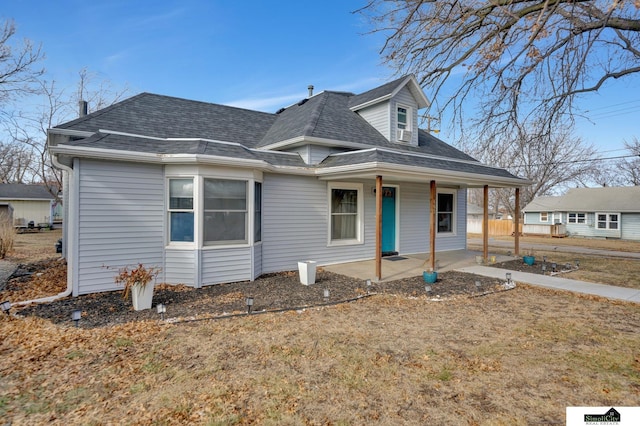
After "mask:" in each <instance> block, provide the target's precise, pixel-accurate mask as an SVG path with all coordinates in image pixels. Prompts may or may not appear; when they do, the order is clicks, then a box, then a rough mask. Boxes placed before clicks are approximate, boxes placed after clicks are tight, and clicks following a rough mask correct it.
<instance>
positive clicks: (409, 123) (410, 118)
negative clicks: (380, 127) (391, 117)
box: [395, 103, 413, 131]
mask: <svg viewBox="0 0 640 426" xmlns="http://www.w3.org/2000/svg"><path fill="white" fill-rule="evenodd" d="M398 108H403V109H405V110H407V124H406V126H407V127H405V128H404V129H401V128H400V122H399V121H398ZM395 114H396V116H395V119H396V130H408V131H412V130H413V123H412V121H413V108H412V107H410V106H409V105H404V104H401V103H397V104H396V109H395Z"/></svg>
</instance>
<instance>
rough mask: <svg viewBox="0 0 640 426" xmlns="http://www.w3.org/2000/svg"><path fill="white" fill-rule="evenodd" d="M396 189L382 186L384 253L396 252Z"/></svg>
mask: <svg viewBox="0 0 640 426" xmlns="http://www.w3.org/2000/svg"><path fill="white" fill-rule="evenodd" d="M396 253H397V252H396V189H395V188H392V187H389V186H384V187H382V254H383V255H385V254H396Z"/></svg>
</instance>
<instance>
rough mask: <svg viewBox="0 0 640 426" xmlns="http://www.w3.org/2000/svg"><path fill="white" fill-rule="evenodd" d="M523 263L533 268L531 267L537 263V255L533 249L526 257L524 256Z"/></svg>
mask: <svg viewBox="0 0 640 426" xmlns="http://www.w3.org/2000/svg"><path fill="white" fill-rule="evenodd" d="M522 261H523V262H524V263H526V264H527V265H529V266H531V265H533V264H534V263H535V261H536V257H535V254H534V252H533V249H529V250H527V252H526V253H525V255H524V256H522Z"/></svg>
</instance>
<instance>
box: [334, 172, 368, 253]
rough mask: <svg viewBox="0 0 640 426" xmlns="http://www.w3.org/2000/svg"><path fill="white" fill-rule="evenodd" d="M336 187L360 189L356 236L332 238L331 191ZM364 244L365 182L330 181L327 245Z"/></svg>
mask: <svg viewBox="0 0 640 426" xmlns="http://www.w3.org/2000/svg"><path fill="white" fill-rule="evenodd" d="M334 189H355V190H357V191H358V206H357V208H358V213H357V215H356V217H357V219H356V238H355V239H349V240H332V239H331V219H332V215H331V193H332V191H333V190H334ZM358 244H364V184H362V183H353V182H328V184H327V247H336V246H351V245H358Z"/></svg>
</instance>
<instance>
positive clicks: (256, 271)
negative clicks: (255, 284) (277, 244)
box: [251, 243, 262, 280]
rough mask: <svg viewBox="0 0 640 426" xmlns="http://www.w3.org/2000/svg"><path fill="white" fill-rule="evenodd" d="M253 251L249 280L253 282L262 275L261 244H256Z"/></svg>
mask: <svg viewBox="0 0 640 426" xmlns="http://www.w3.org/2000/svg"><path fill="white" fill-rule="evenodd" d="M252 249H253V273H252V274H251V279H252V280H255V279H256V278H257V277H259V276H260V275H262V243H259V244H256V245H255V246H253V247H252Z"/></svg>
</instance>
